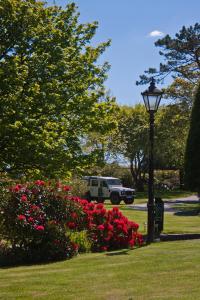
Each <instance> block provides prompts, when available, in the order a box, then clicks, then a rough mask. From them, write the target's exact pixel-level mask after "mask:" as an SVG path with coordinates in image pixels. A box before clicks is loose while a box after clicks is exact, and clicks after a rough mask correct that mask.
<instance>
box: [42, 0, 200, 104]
mask: <svg viewBox="0 0 200 300" xmlns="http://www.w3.org/2000/svg"><path fill="white" fill-rule="evenodd" d="M47 2H48V4H53V3H54V1H53V0H48V1H47ZM55 2H56V4H57V5H62V6H65V5H66V4H67V3H68V2H69V1H67V0H56V1H55ZM71 2H72V1H71ZM73 2H75V3H76V4H77V6H78V10H79V12H80V22H83V23H87V22H92V21H98V22H99V28H98V30H97V33H96V36H95V38H94V40H93V43H94V44H96V43H98V42H102V41H106V40H108V39H111V40H112V44H111V46H110V47H109V48H108V49H107V50H106V52H105V53H104V54H103V55H102V58H101V61H100V62H102V61H108V62H109V63H110V65H111V70H110V71H109V73H108V80H107V81H106V82H105V85H106V87H107V89H109V90H110V93H111V95H113V96H115V97H116V99H117V102H118V103H120V104H127V105H134V104H135V103H141V102H142V98H141V92H142V91H143V90H144V89H146V86H136V84H135V82H136V80H138V78H139V75H141V74H142V73H143V71H144V70H145V69H148V67H157V66H159V63H160V62H161V57H160V56H159V54H158V51H159V48H156V47H155V46H154V42H155V41H156V40H157V39H158V38H160V37H159V36H157V35H158V34H159V33H158V32H160V34H161V33H163V34H164V35H165V34H170V35H171V36H174V35H175V33H176V32H178V31H179V30H180V29H181V27H182V26H183V25H185V26H190V25H193V24H195V23H196V22H199V21H200V1H199V0H190V1H183V0H168V1H161V0H151V1H150V0H149V1H148V0H146V1H145V0H123V1H122V0H121V1H120V0H76V1H73ZM154 31H158V32H154ZM152 32H154V33H153V34H152V35H153V36H150V35H149V34H150V33H152ZM167 83H168V80H167V81H165V82H164V84H165V85H167Z"/></svg>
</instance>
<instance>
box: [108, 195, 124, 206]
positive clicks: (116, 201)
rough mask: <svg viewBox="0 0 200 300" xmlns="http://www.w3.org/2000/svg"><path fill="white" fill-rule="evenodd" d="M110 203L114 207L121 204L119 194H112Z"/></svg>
mask: <svg viewBox="0 0 200 300" xmlns="http://www.w3.org/2000/svg"><path fill="white" fill-rule="evenodd" d="M110 201H111V203H112V204H113V205H118V204H120V202H121V199H120V197H119V194H118V193H112V194H111V196H110Z"/></svg>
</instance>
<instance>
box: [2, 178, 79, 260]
mask: <svg viewBox="0 0 200 300" xmlns="http://www.w3.org/2000/svg"><path fill="white" fill-rule="evenodd" d="M69 191H70V187H68V186H65V185H61V184H60V183H56V184H53V183H51V182H44V181H42V180H37V181H36V182H34V183H28V184H25V185H21V184H17V185H15V186H14V187H12V188H10V190H9V194H10V197H9V198H8V201H7V202H6V203H4V204H3V205H2V206H1V218H2V221H1V223H2V233H3V237H4V238H5V239H7V240H9V241H10V242H11V245H12V248H13V249H20V250H21V251H22V252H24V253H26V255H27V253H28V258H27V259H28V260H30V261H32V260H53V259H62V258H68V257H71V256H73V255H74V254H75V253H76V252H77V248H76V247H75V246H74V244H73V243H71V241H70V239H69V238H68V237H67V235H66V224H67V225H70V223H72V222H71V220H72V219H73V218H74V217H75V216H76V224H79V222H80V223H81V226H83V224H84V222H82V219H83V217H84V213H83V211H82V207H81V205H80V204H79V203H77V202H75V201H71V200H69V199H68V195H69Z"/></svg>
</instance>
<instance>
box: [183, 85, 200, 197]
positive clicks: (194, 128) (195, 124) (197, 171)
mask: <svg viewBox="0 0 200 300" xmlns="http://www.w3.org/2000/svg"><path fill="white" fill-rule="evenodd" d="M185 184H186V187H187V188H189V189H191V190H193V191H198V192H200V84H199V86H198V89H197V92H196V96H195V99H194V104H193V108H192V114H191V123H190V130H189V134H188V139H187V145H186V153H185Z"/></svg>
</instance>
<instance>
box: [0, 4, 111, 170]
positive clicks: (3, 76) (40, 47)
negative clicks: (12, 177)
mask: <svg viewBox="0 0 200 300" xmlns="http://www.w3.org/2000/svg"><path fill="white" fill-rule="evenodd" d="M78 17H79V14H78V13H77V11H76V6H75V5H74V4H73V3H72V4H69V5H67V8H66V9H62V8H59V7H46V6H45V5H44V4H43V3H42V2H38V1H33V0H32V1H31V0H27V1H22V0H17V1H16V0H6V1H0V104H1V112H0V141H1V142H0V150H1V154H0V166H1V168H2V169H4V170H5V169H7V170H8V166H9V172H13V174H19V173H21V174H26V173H30V172H32V171H31V170H34V169H37V170H40V172H41V173H42V174H43V175H46V176H54V175H55V176H58V175H59V174H60V176H62V174H65V173H66V170H67V169H68V170H69V171H70V170H73V169H76V168H77V167H82V166H84V164H85V161H86V159H85V154H84V153H83V150H82V145H81V137H83V136H86V135H87V134H88V133H89V132H90V131H91V130H93V131H97V132H102V133H104V134H106V133H108V132H109V131H110V130H111V129H112V128H113V126H115V122H114V121H113V118H112V117H111V116H112V115H113V110H114V107H115V104H114V100H113V99H111V98H110V97H108V96H107V95H106V93H105V91H104V86H103V83H104V80H105V78H106V76H107V75H106V72H107V71H108V69H109V65H108V64H107V63H105V64H103V65H98V64H97V61H98V58H99V56H100V55H101V54H102V53H103V52H104V51H105V49H106V47H107V46H108V45H109V44H110V41H108V42H105V43H101V44H100V45H98V46H96V47H92V46H91V45H90V42H91V39H92V37H93V36H94V34H95V31H96V28H97V23H96V22H94V23H92V24H79V21H78Z"/></svg>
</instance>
